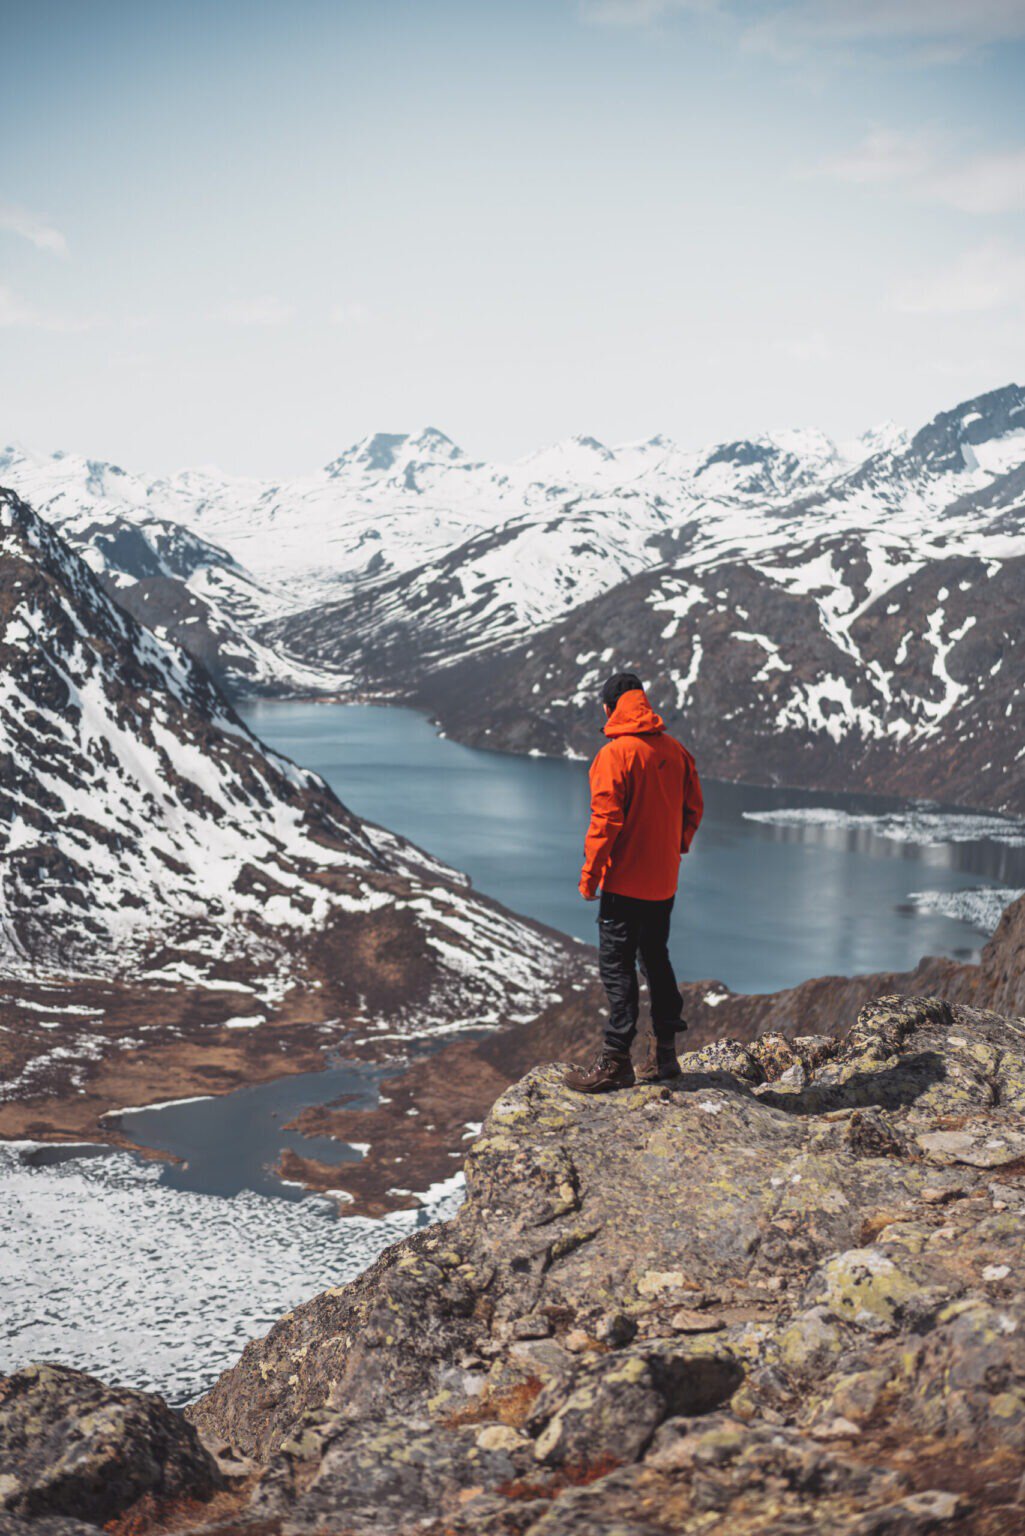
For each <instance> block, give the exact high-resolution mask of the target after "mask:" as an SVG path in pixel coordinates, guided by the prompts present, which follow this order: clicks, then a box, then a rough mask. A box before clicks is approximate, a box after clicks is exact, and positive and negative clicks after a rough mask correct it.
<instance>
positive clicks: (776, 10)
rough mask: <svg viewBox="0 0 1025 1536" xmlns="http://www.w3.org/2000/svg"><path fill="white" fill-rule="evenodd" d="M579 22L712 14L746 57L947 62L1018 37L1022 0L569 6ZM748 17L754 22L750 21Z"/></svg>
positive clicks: (580, 2)
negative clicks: (889, 52)
mask: <svg viewBox="0 0 1025 1536" xmlns="http://www.w3.org/2000/svg"><path fill="white" fill-rule="evenodd" d="M576 4H577V11H578V13H579V14H580V15H581V16H582V17H583V19H584V20H585V21H588V22H595V23H598V24H603V25H607V26H633V27H644V26H650V25H652V24H653V23H656V22H659V21H662V20H665V19H666V18H668V17H670V16H672V15H674V14H683V13H687V12H690V13H695V12H709V11H716V12H720V13H722V14H724V15H729V16H732V17H733V19H734V20H735V21H736V22H737V24H738V26H741V27H742V28H743V31H742V34H741V42H742V45H743V46H744V47H745V48H747V49H750V50H751V51H757V52H762V53H767V54H771V55H773V56H775V57H777V58H779V59H781V60H793V59H796V58H799V57H801V56H803V55H805V54H806V53H807V52H808V51H809V50H811V49H814V48H815V47H816V46H819V47H821V46H823V45H832V46H840V47H851V46H857V45H863V46H864V45H869V46H872V45H880V44H882V45H886V44H889V45H895V44H896V45H900V46H903V47H905V48H911V49H912V50H913V51H914V52H915V53H916V54H917V56H918V58H919V59H920V61H921V62H924V63H946V62H952V61H955V60H957V59H959V58H963V57H964V55H965V54H966V53H970V52H972V51H973V50H975V49H977V48H980V47H985V46H987V45H990V44H993V43H1000V42H1006V41H1010V40H1013V39H1016V38H1021V37H1025V0H972V3H971V4H966V0H755V3H754V4H744V3H743V0H576ZM752 14H753V15H754V18H755V19H754V20H752V19H751V18H752Z"/></svg>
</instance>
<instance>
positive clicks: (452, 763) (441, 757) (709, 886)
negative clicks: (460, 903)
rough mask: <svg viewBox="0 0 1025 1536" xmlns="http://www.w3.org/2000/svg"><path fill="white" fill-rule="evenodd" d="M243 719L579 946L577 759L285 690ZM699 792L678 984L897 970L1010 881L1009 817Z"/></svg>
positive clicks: (590, 934)
mask: <svg viewBox="0 0 1025 1536" xmlns="http://www.w3.org/2000/svg"><path fill="white" fill-rule="evenodd" d="M243 715H244V718H245V720H246V722H247V723H248V725H249V726H250V727H251V729H252V730H254V731H255V732H256V734H257V735H258V736H260V737H261V738H262V739H263V740H264V741H266V742H267V743H268V745H270V746H272V747H274V748H276V749H277V750H278V751H279V752H283V753H285V754H286V755H287V756H288V757H291V758H293V759H294V760H295V761H296V762H297V763H301V764H302V765H303V767H306V768H313V769H315V770H316V771H317V772H318V773H320V774H322V775H323V776H324V778H325V779H326V780H327V781H328V783H329V784H330V785H331V787H332V788H333V789H334V790H335V792H336V793H337V794H338V795H339V797H340V798H341V799H342V800H344V801H345V803H346V804H347V805H348V806H350V807H351V809H352V810H354V811H356V812H357V813H358V814H359V815H360V816H363V817H365V818H366V819H368V820H370V821H376V822H380V823H381V824H382V825H383V826H386V827H389V828H391V829H392V830H393V831H395V832H400V833H402V834H403V835H404V836H405V837H408V838H410V839H411V840H412V841H413V842H415V843H418V844H419V845H420V846H421V847H423V848H426V849H427V850H428V851H429V852H430V853H432V854H435V855H436V856H437V857H439V858H441V859H444V860H445V861H446V862H447V863H449V864H451V865H454V866H455V868H457V869H460V870H463V871H465V872H466V873H467V874H468V875H470V876H471V878H472V880H473V883H474V885H475V886H476V888H477V889H478V890H480V891H484V892H486V893H487V894H488V895H489V896H494V897H496V898H497V899H498V900H499V901H501V902H503V903H505V905H506V906H508V907H511V908H512V909H513V910H514V911H516V912H521V913H524V914H526V915H527V916H529V917H533V918H536V919H537V920H538V921H540V922H543V923H547V924H550V925H551V926H552V927H554V928H559V929H562V930H563V932H565V933H570V934H574V935H576V937H578V938H582V939H585V940H588V941H594V940H595V937H596V930H595V918H596V908H595V907H594V906H593V905H589V904H587V903H586V902H584V901H582V900H581V898H580V896H579V895H578V894H577V888H576V887H577V878H578V875H579V872H580V861H581V856H582V850H583V839H584V831H585V828H586V825H587V812H588V790H587V765H586V764H585V763H582V762H574V761H563V760H550V759H545V758H531V757H513V756H509V755H506V754H503V753H498V752H486V751H480V750H477V749H475V748H472V747H464V746H461V745H459V744H458V743H457V742H453V741H448V740H445V739H444V738H443V737H441V736H439V735H438V734H437V732H436V730H435V729H434V727H433V726H432V725H431V723H430V722H429V721H428V720H426V719H425V718H424V717H423V716H422V715H419V714H417V713H415V712H414V711H413V710H409V709H399V708H393V707H385V706H378V705H362V704H336V703H314V702H308V703H301V702H292V701H289V702H280V703H279V702H273V703H258V704H251V705H249V706H248V707H247V708H246V709H245V710H244V711H243ZM599 745H600V737H599V733H598V727H597V724H596V727H595V747H596V749H597V747H598V746H599ZM704 787H705V798H706V813H705V820H704V823H703V824H702V827H701V830H700V832H699V833H698V836H697V839H696V841H695V844H694V848H693V850H692V852H691V853H690V854H688V855H687V856H686V858H685V859H684V860H683V863H682V872H681V885H680V895H679V897H678V899H677V907H676V913H675V917H674V932H673V942H672V951H673V959H674V962H675V964H676V965H677V967H678V970H679V973H680V975H681V977H682V978H684V979H687V980H698V979H704V978H714V979H716V980H719V981H723V982H725V983H726V984H727V986H729V987H732V988H733V989H734V990H736V991H740V992H762V991H775V990H777V989H778V988H781V987H788V986H793V985H794V984H795V983H796V982H799V981H803V980H804V979H805V978H807V977H809V976H822V975H828V974H831V973H834V974H835V973H839V974H844V973H848V974H853V973H856V972H866V971H882V970H908V969H911V968H912V967H913V966H914V965H915V964H916V963H917V961H918V960H919V959H920V958H921V957H922V956H923V955H927V954H943V955H952V956H958V957H964V958H968V957H971V956H973V955H975V954H977V953H978V951H979V949H980V947H981V944H982V943H983V941H984V934H985V932H986V931H987V930H988V928H989V927H991V926H992V922H993V921H994V914H995V912H996V911H997V910H998V909H999V907H1000V906H1001V905H1003V904H1004V901H1005V900H1009V899H1010V897H1011V894H1013V893H1014V892H1015V891H1017V890H1020V889H1021V888H1022V887H1025V826H1023V825H1022V824H1020V823H1019V824H1016V823H1012V822H1008V821H1005V820H1002V819H1000V818H997V817H991V816H981V815H976V814H972V813H958V812H945V811H941V810H938V809H936V808H933V807H928V806H923V805H914V806H908V805H907V804H906V803H902V802H900V801H896V800H894V801H882V800H879V799H874V798H873V799H868V798H864V797H858V796H853V795H822V794H808V793H802V792H800V791H796V790H777V789H755V788H751V787H749V786H745V785H739V784H724V783H718V782H715V781H705V786H704Z"/></svg>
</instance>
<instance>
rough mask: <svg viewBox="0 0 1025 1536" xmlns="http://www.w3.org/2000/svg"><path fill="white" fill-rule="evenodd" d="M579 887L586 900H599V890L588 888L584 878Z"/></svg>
mask: <svg viewBox="0 0 1025 1536" xmlns="http://www.w3.org/2000/svg"><path fill="white" fill-rule="evenodd" d="M577 889H578V890H579V892H580V894H581V896H582V897H583V898H584V900H585V901H597V900H598V892H597V891H591V890H588V888H587V886H586V885H585V884H584V882H583V881H582V880H581V882H580V884H579V886H578V887H577Z"/></svg>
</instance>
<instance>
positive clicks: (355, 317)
mask: <svg viewBox="0 0 1025 1536" xmlns="http://www.w3.org/2000/svg"><path fill="white" fill-rule="evenodd" d="M371 318H372V317H371V313H370V310H369V309H368V308H367V306H366V305H365V304H360V303H359V302H358V301H354V302H352V303H349V304H332V306H331V309H330V310H329V312H328V319H329V320H330V322H331V324H332V325H341V326H345V327H347V328H350V329H354V328H356V327H357V326H361V325H367V324H368V323H369V321H370V320H371Z"/></svg>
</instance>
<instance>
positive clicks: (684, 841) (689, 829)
mask: <svg viewBox="0 0 1025 1536" xmlns="http://www.w3.org/2000/svg"><path fill="white" fill-rule="evenodd" d="M686 767H687V772H686V774H685V775H684V780H683V830H682V834H681V837H680V852H681V853H689V852H690V845H691V843H692V842H693V841H694V834H695V832H696V831H697V830H698V827H699V826H700V825H701V818H702V816H703V815H704V813H705V797H704V795H703V794H702V793H701V780H700V779H699V778H698V770H697V765H696V764H695V762H694V759H693V758H692V757H691V755H690V753H689V752H688V754H687V763H686Z"/></svg>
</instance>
